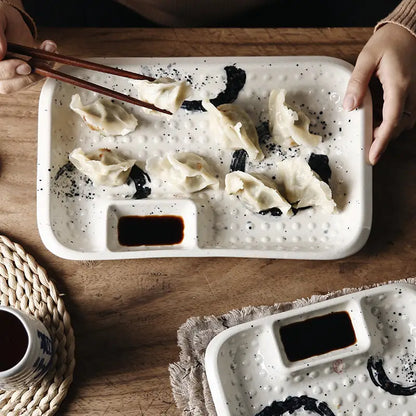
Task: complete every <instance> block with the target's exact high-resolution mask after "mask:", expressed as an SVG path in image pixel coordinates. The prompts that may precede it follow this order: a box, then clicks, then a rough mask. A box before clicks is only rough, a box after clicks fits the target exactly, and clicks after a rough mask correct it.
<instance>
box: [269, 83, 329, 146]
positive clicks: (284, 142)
mask: <svg viewBox="0 0 416 416" xmlns="http://www.w3.org/2000/svg"><path fill="white" fill-rule="evenodd" d="M310 123H311V122H310V120H309V118H308V117H307V116H306V115H305V114H304V113H303V112H302V111H296V110H295V109H293V108H292V107H290V106H289V105H288V104H287V103H286V90H284V89H280V90H272V91H271V92H270V96H269V126H270V134H271V136H272V140H273V141H274V142H275V143H276V144H279V145H280V146H282V147H285V148H288V147H292V146H299V145H303V146H308V147H315V146H318V145H319V144H320V143H321V142H322V137H321V136H319V135H317V134H312V133H310V132H309V126H310Z"/></svg>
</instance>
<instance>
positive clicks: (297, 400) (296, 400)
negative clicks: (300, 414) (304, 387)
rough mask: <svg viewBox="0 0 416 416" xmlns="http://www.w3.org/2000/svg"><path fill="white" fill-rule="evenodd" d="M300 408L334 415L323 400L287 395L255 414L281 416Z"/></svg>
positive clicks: (325, 415) (322, 415)
mask: <svg viewBox="0 0 416 416" xmlns="http://www.w3.org/2000/svg"><path fill="white" fill-rule="evenodd" d="M301 408H303V409H304V410H306V411H310V412H313V413H315V414H317V415H321V416H335V414H334V413H333V412H332V410H331V409H330V408H329V406H328V405H327V404H326V403H325V402H318V400H317V399H314V398H313V397H308V396H289V397H288V398H287V399H286V400H285V401H283V402H281V401H279V402H278V401H274V402H273V403H272V404H271V405H270V406H267V407H265V408H264V409H263V410H262V411H261V412H259V413H257V414H256V415H255V416H282V415H283V414H285V413H286V412H288V413H290V414H291V413H293V412H295V411H296V410H298V409H301Z"/></svg>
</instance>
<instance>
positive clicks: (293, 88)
mask: <svg viewBox="0 0 416 416" xmlns="http://www.w3.org/2000/svg"><path fill="white" fill-rule="evenodd" d="M95 60H96V61H98V62H102V63H104V64H106V65H111V66H117V67H121V68H124V69H127V70H130V71H134V72H138V73H144V74H148V75H151V76H154V77H162V76H168V77H171V78H174V79H187V80H188V81H189V82H190V83H191V85H192V88H193V97H191V99H195V100H198V99H202V98H213V97H215V96H217V95H218V94H219V93H220V92H221V91H222V90H223V89H224V88H225V85H226V74H225V67H227V66H234V67H236V68H240V69H243V70H244V71H245V74H246V81H245V85H244V87H243V88H242V90H241V91H240V93H239V95H238V98H237V99H236V101H235V103H236V104H238V105H241V106H242V107H243V108H244V109H245V110H246V111H247V112H248V113H249V115H250V116H251V117H252V119H253V121H254V123H255V125H256V126H259V125H260V124H262V123H264V122H265V121H267V120H268V96H269V93H270V91H271V90H272V89H274V88H285V89H286V90H287V97H288V99H289V102H293V104H294V105H295V106H296V107H298V108H301V109H302V110H303V111H304V112H305V113H306V114H307V115H308V116H309V117H310V119H311V130H312V131H313V132H314V133H317V134H320V135H322V136H323V143H322V144H321V145H319V146H318V147H317V148H315V149H313V152H314V153H319V154H325V155H327V156H328V158H329V166H330V168H331V170H332V177H331V181H330V187H331V189H332V192H333V197H334V200H335V202H336V204H337V207H338V212H337V213H336V214H333V215H324V214H322V213H320V212H319V211H317V210H315V209H308V210H305V211H299V212H298V214H297V215H295V216H294V217H291V218H288V217H284V216H281V217H272V216H270V215H268V216H263V215H259V214H255V213H252V212H250V211H249V210H247V209H246V208H245V207H244V206H243V205H242V204H241V202H240V201H239V200H238V198H235V197H231V196H229V195H226V194H225V192H224V183H223V178H224V176H225V174H226V173H228V172H229V167H230V163H231V157H232V152H231V151H226V150H224V149H223V148H222V147H221V144H220V143H218V142H217V140H216V138H215V137H212V135H210V129H209V123H208V120H207V114H206V113H202V112H189V111H185V110H183V109H181V110H179V111H178V112H177V113H175V114H174V115H173V116H171V117H170V118H169V117H166V116H160V115H149V114H145V113H144V112H143V111H142V109H141V108H138V107H134V106H132V105H129V104H125V103H124V104H123V105H124V106H125V108H126V109H127V110H128V111H130V112H132V113H134V114H135V115H136V116H137V117H138V119H139V127H138V128H137V129H136V130H135V131H134V132H133V133H131V134H129V135H127V136H117V137H113V136H110V137H104V136H100V134H99V133H98V132H96V131H92V130H89V129H88V128H87V126H86V125H85V124H84V123H83V122H82V120H81V119H80V118H79V116H78V115H76V114H75V113H74V112H72V111H71V110H70V109H69V103H70V100H71V97H72V95H73V94H75V93H79V94H80V95H81V98H82V100H83V102H88V103H89V102H92V101H93V100H95V99H96V98H97V97H98V96H97V95H96V94H95V93H92V92H90V91H85V90H82V89H79V88H77V87H74V86H71V85H68V84H64V83H61V82H56V81H54V80H47V81H46V83H45V85H44V87H43V89H42V92H41V96H40V101H39V127H38V179H37V219H38V228H39V232H40V235H41V238H42V241H43V242H44V244H45V246H46V247H47V249H48V250H50V251H51V252H52V253H54V254H56V255H58V256H60V257H63V258H67V259H73V260H103V259H126V258H145V257H196V256H230V257H263V258H291V259H337V258H342V257H346V256H348V255H351V254H353V253H355V252H357V251H358V250H359V249H361V247H362V246H363V245H364V244H365V242H366V240H367V238H368V235H369V232H370V229H371V217H372V180H371V174H372V173H371V167H370V166H369V165H368V164H367V163H366V154H367V153H366V152H367V149H368V146H369V143H370V141H371V137H372V104H371V97H370V94H369V93H367V95H366V97H365V100H364V104H363V106H362V107H361V108H360V109H357V110H355V111H352V112H346V111H344V110H343V109H342V97H343V94H344V92H345V88H346V86H347V83H348V80H349V77H350V74H351V71H352V66H351V65H350V64H348V63H347V62H344V61H341V60H339V59H335V58H330V57H319V56H316V57H315V56H314V57H311V56H293V57H290V56H289V57H210V58H106V59H95ZM62 70H64V71H66V72H68V73H70V74H72V75H74V76H77V77H80V78H84V79H88V80H89V81H91V82H94V83H98V84H101V85H104V86H106V87H110V88H113V89H116V90H118V91H120V92H123V93H125V94H129V95H132V96H135V92H134V91H135V87H134V86H133V85H132V83H131V81H129V80H127V79H123V78H119V77H114V76H111V75H106V74H99V73H94V72H89V71H86V70H83V69H80V68H71V67H63V68H62ZM266 145H267V142H266ZM76 147H82V148H83V149H84V150H85V151H88V150H94V149H98V148H103V147H105V148H110V149H117V151H119V152H122V153H123V154H124V155H125V156H126V157H129V158H135V159H136V160H137V161H138V162H137V163H138V165H139V166H140V167H142V168H143V167H144V165H145V162H146V160H147V159H148V158H150V157H153V156H161V155H164V154H166V153H167V152H177V151H191V152H195V153H198V154H199V155H201V156H203V157H204V158H206V159H207V160H208V161H209V162H210V164H211V165H212V166H213V167H214V169H215V170H216V172H217V173H218V176H219V178H220V182H221V186H220V188H219V190H208V191H201V192H198V193H195V194H192V195H184V194H181V193H178V192H175V191H174V190H172V189H171V188H169V186H166V184H163V183H161V182H160V181H158V178H151V180H152V182H151V185H152V193H151V195H150V196H149V197H148V198H147V199H145V200H129V201H126V199H125V198H124V197H123V196H124V194H123V192H124V191H125V190H124V188H123V189H121V190H120V192H118V190H117V192H113V194H112V196H108V195H107V194H106V193H105V190H104V191H103V190H102V189H96V188H94V187H93V186H92V185H91V184H88V183H87V182H86V180H85V177H83V175H81V174H78V173H77V172H68V171H62V167H63V166H64V165H65V164H66V163H67V162H68V154H69V153H70V152H71V151H72V150H73V149H74V148H76ZM275 147H276V146H275ZM272 148H273V147H272V146H265V145H263V150H264V151H265V153H266V158H265V160H264V161H262V162H260V163H254V162H249V163H248V165H247V171H248V172H258V173H263V174H265V175H268V176H269V177H272V176H273V169H274V166H275V164H276V163H278V162H279V160H282V159H284V158H285V157H286V156H294V155H297V154H299V155H300V156H303V157H307V156H308V152H309V154H310V153H311V150H310V149H297V150H296V149H294V148H292V149H290V151H288V152H287V153H286V154H282V152H276V150H275V149H274V150H273V151H271V150H270V149H272ZM269 150H270V151H269ZM174 199H178V200H184V199H188V200H189V202H190V203H193V204H194V205H195V208H196V226H195V227H196V239H195V244H185V245H181V246H179V247H178V246H165V247H151V246H149V247H142V246H140V247H136V248H131V247H128V248H127V247H126V248H125V250H124V249H123V247H120V246H118V245H117V241H116V240H117V235H116V234H114V233H113V234H112V235H111V230H112V229H113V230H114V227H109V224H108V222H109V221H111V220H112V219H111V218H112V217H111V215H109V209H110V208H109V207H110V206H111V207H112V209H114V207H116V206H117V205H120V207H124V208H125V207H126V206H130V208H129V212H130V213H131V214H132V213H134V212H135V211H134V208H133V207H137V212H140V211H141V208H140V205H143V206H144V205H146V206H148V205H149V204H152V202H151V201H153V204H154V208H155V209H158V210H160V206H161V205H162V206H165V207H166V206H168V204H167V203H166V200H167V201H170V200H174ZM124 208H123V209H124ZM120 209H121V208H120ZM136 215H140V214H136ZM163 215H170V212H169V209H166V210H164V211H163ZM187 215H188V214H186V212H185V217H184V222H185V223H187V222H188V218H186V216H187ZM189 215H192V214H189ZM109 233H110V234H109Z"/></svg>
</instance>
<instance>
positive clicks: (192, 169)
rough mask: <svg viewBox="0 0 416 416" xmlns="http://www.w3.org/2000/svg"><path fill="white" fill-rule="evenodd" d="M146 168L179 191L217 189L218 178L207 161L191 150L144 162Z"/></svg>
mask: <svg viewBox="0 0 416 416" xmlns="http://www.w3.org/2000/svg"><path fill="white" fill-rule="evenodd" d="M146 170H147V171H148V172H149V173H150V174H151V175H152V176H155V177H158V178H160V179H162V180H163V181H165V182H166V183H167V184H169V185H172V186H173V187H174V188H176V189H178V190H179V191H182V192H186V193H193V192H198V191H201V190H203V189H205V188H208V187H209V188H214V189H217V188H218V186H219V180H218V178H217V177H216V175H215V173H214V171H213V169H212V168H211V166H209V164H208V163H207V161H206V160H205V159H204V158H203V157H201V156H199V155H197V154H196V153H192V152H181V153H170V154H167V155H166V156H164V157H154V158H151V159H149V160H148V161H147V162H146Z"/></svg>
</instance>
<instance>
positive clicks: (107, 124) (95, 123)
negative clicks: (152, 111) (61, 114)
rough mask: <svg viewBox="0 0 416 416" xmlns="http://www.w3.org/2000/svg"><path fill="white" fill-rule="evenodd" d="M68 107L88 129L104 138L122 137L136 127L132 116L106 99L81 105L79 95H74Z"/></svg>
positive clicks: (135, 121)
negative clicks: (80, 118) (79, 117)
mask: <svg viewBox="0 0 416 416" xmlns="http://www.w3.org/2000/svg"><path fill="white" fill-rule="evenodd" d="M69 106H70V108H71V110H73V111H75V112H76V113H77V114H79V115H80V116H81V117H82V119H83V120H84V121H85V123H86V124H87V126H88V127H89V128H90V129H92V130H97V131H99V132H100V133H102V134H104V135H105V136H119V135H121V136H124V135H126V134H128V133H131V132H132V131H134V130H135V129H136V127H137V118H136V117H135V116H134V115H133V114H130V113H128V112H127V111H126V110H125V109H124V108H123V107H122V106H121V105H119V104H116V103H113V102H112V101H110V100H107V99H106V98H99V99H98V100H96V101H94V102H92V103H91V104H86V105H83V104H82V101H81V97H80V96H79V94H74V95H73V96H72V99H71V104H70V105H69Z"/></svg>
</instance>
